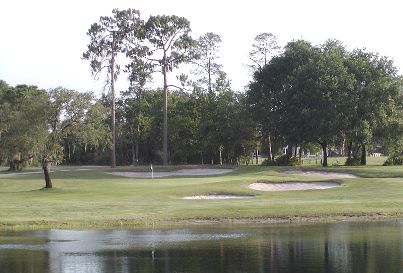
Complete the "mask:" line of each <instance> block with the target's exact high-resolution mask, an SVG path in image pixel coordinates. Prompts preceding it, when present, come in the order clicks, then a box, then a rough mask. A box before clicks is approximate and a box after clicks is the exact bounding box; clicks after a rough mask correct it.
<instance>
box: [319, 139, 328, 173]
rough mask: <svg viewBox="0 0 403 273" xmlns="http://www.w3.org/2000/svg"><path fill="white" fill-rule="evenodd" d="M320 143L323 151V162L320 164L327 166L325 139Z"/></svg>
mask: <svg viewBox="0 0 403 273" xmlns="http://www.w3.org/2000/svg"><path fill="white" fill-rule="evenodd" d="M320 145H321V146H322V151H323V162H322V166H323V167H327V166H328V165H327V143H326V141H325V142H322V143H321V144H320Z"/></svg>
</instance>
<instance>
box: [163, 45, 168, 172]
mask: <svg viewBox="0 0 403 273" xmlns="http://www.w3.org/2000/svg"><path fill="white" fill-rule="evenodd" d="M162 62H163V63H162V75H163V76H164V110H163V112H164V113H163V133H162V134H163V137H162V138H163V140H162V164H163V165H164V166H165V165H168V84H167V67H166V65H167V64H166V52H165V51H164V57H163V59H162Z"/></svg>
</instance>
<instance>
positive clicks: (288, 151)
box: [286, 144, 292, 158]
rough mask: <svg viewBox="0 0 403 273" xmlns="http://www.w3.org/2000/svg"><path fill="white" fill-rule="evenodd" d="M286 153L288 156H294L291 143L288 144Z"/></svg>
mask: <svg viewBox="0 0 403 273" xmlns="http://www.w3.org/2000/svg"><path fill="white" fill-rule="evenodd" d="M286 155H287V157H288V158H291V157H292V145H291V144H288V145H287V152H286Z"/></svg>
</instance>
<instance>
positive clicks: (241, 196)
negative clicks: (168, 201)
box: [183, 194, 253, 200]
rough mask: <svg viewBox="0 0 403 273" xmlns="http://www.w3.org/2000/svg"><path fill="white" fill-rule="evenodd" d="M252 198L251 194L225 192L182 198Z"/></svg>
mask: <svg viewBox="0 0 403 273" xmlns="http://www.w3.org/2000/svg"><path fill="white" fill-rule="evenodd" d="M244 198H253V196H252V195H225V194H211V195H194V196H186V197H183V199H188V200H207V199H244Z"/></svg>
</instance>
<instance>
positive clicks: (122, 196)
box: [0, 166, 403, 229]
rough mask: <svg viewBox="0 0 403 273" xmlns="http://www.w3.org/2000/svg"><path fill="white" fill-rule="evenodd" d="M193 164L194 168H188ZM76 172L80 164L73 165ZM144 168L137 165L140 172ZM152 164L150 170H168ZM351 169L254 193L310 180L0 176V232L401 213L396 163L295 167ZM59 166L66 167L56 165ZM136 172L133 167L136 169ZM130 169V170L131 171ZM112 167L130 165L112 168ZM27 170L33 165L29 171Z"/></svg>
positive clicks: (249, 174) (241, 173) (91, 173)
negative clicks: (48, 182)
mask: <svg viewBox="0 0 403 273" xmlns="http://www.w3.org/2000/svg"><path fill="white" fill-rule="evenodd" d="M193 167H194V166H193ZM78 168H79V169H82V168H85V167H78ZM148 168H149V166H144V167H142V169H143V170H148ZM179 168H182V166H179V167H178V166H176V167H170V168H168V169H165V168H162V167H159V166H157V168H155V167H154V170H156V169H157V170H175V169H179ZM301 168H303V169H314V168H317V169H319V170H326V171H335V172H347V173H352V174H357V175H359V176H361V177H362V178H357V179H342V180H339V181H340V182H341V183H342V186H341V187H338V188H334V189H328V190H316V191H312V190H311V191H289V192H262V191H254V190H251V189H249V188H248V185H249V184H250V183H252V182H256V181H257V180H267V181H273V182H286V181H315V180H316V181H318V180H321V179H322V178H319V177H314V176H313V177H307V176H304V177H298V176H296V175H291V174H285V173H281V172H279V171H281V170H282V169H284V168H280V167H261V166H242V167H240V168H239V169H238V170H236V171H235V172H233V173H231V174H228V175H220V176H205V177H195V176H194V177H170V178H160V179H153V180H151V179H138V178H125V177H118V176H114V175H110V174H107V173H106V172H110V171H111V169H110V168H108V167H90V168H89V170H81V171H77V170H75V168H71V171H63V172H62V171H57V170H56V171H55V172H53V173H51V177H52V179H53V184H54V189H50V190H47V189H42V187H43V186H44V181H43V175H42V174H24V175H21V174H20V175H14V176H4V175H1V174H4V173H5V172H1V174H0V229H1V228H3V229H12V228H24V229H27V228H49V227H61V228H69V227H70V228H71V227H105V226H119V225H128V226H154V225H166V224H176V223H178V222H180V223H188V222H194V221H196V220H200V221H233V220H246V221H264V220H265V219H273V220H275V219H299V218H306V219H318V220H320V219H324V218H326V219H333V218H338V217H351V216H361V217H370V218H373V217H377V216H379V217H401V216H402V212H403V168H402V167H401V166H391V167H383V166H366V167H336V166H333V167H329V168H327V169H323V168H320V167H315V166H302V167H301ZM63 169H68V168H66V167H64V168H63ZM137 169H138V168H137ZM137 169H136V170H137ZM116 170H118V171H122V170H123V171H128V170H134V168H133V167H120V168H118V169H116ZM30 171H33V170H30ZM218 193H220V194H221V193H227V194H242V195H254V198H249V199H229V200H184V199H182V198H183V197H185V196H192V195H200V194H218Z"/></svg>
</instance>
